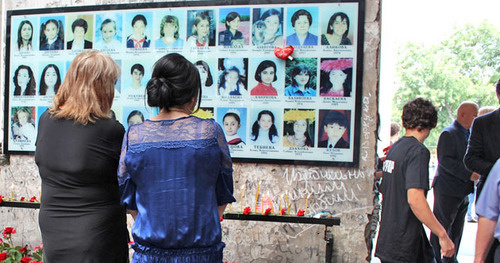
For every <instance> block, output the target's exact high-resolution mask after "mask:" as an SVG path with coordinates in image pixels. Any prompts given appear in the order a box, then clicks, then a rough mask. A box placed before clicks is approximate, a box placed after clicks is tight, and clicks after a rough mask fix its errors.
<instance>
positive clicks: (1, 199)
mask: <svg viewBox="0 0 500 263" xmlns="http://www.w3.org/2000/svg"><path fill="white" fill-rule="evenodd" d="M2 201H3V198H2V196H1V195H0V204H1V203H2Z"/></svg>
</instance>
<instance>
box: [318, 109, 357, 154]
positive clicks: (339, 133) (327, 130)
mask: <svg viewBox="0 0 500 263" xmlns="http://www.w3.org/2000/svg"><path fill="white" fill-rule="evenodd" d="M350 113H351V111H350V110H330V111H329V110H320V123H321V127H320V133H319V134H318V138H319V139H320V140H321V141H320V142H319V143H318V147H319V148H337V149H348V148H349V147H350V145H349V127H350V121H349V117H348V116H350Z"/></svg>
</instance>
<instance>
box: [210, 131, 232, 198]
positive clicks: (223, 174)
mask: <svg viewBox="0 0 500 263" xmlns="http://www.w3.org/2000/svg"><path fill="white" fill-rule="evenodd" d="M214 123H215V125H216V127H217V142H218V144H219V148H220V154H221V168H220V172H219V176H218V177H217V184H216V187H215V193H216V196H217V205H218V206H221V205H225V204H228V203H232V202H236V199H234V197H233V189H234V187H233V162H232V161H231V155H230V153H229V147H228V146H227V142H226V138H225V137H224V132H223V131H222V128H221V127H220V125H219V124H217V123H216V122H215V121H214Z"/></svg>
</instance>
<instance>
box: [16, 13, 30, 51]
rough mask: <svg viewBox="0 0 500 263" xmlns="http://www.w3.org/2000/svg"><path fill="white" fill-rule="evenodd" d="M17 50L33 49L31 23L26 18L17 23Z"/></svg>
mask: <svg viewBox="0 0 500 263" xmlns="http://www.w3.org/2000/svg"><path fill="white" fill-rule="evenodd" d="M17 50H18V51H31V50H33V25H32V24H31V22H30V21H28V20H23V21H21V23H19V29H18V30H17Z"/></svg>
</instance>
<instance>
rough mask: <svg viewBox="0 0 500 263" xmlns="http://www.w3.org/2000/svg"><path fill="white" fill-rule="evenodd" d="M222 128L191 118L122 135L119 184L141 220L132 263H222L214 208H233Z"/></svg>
mask: <svg viewBox="0 0 500 263" xmlns="http://www.w3.org/2000/svg"><path fill="white" fill-rule="evenodd" d="M232 172H233V170H232V162H231V157H230V155H229V149H228V146H227V143H226V140H225V138H224V133H223V131H222V128H221V127H220V126H219V125H218V124H217V123H216V122H215V121H214V120H213V119H200V118H198V117H194V116H188V117H182V118H178V119H173V120H161V121H153V120H146V121H144V122H143V123H141V124H138V125H133V126H131V127H130V128H129V130H128V132H127V134H126V135H125V138H124V142H123V148H122V154H121V157H120V166H119V172H118V174H119V175H118V181H119V184H120V192H121V200H122V203H123V204H124V205H125V206H126V207H127V209H130V210H137V211H138V214H137V217H136V219H135V223H134V226H133V228H132V236H133V239H134V241H135V243H134V244H133V248H134V250H135V253H134V256H133V262H144V263H145V262H147V263H154V262H222V250H223V248H224V246H225V245H224V243H223V242H222V240H221V238H222V234H221V226H220V220H219V214H218V210H217V207H218V206H220V205H224V204H227V203H231V202H234V201H235V199H234V197H233V178H232Z"/></svg>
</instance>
